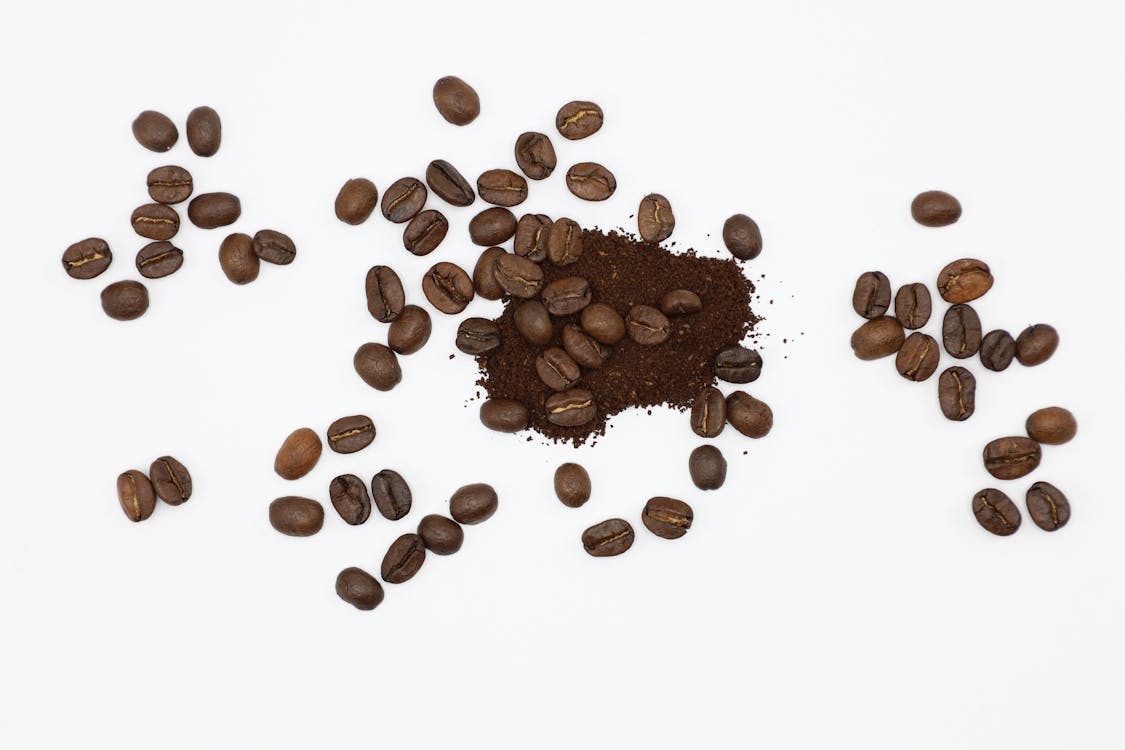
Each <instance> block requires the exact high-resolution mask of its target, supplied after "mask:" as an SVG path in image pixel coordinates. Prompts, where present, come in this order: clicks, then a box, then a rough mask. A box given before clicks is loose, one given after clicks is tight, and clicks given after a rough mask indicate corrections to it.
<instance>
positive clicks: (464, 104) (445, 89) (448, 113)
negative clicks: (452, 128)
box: [434, 76, 480, 125]
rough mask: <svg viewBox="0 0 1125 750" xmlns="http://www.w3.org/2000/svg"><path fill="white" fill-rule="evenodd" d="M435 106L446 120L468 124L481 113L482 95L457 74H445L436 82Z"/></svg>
mask: <svg viewBox="0 0 1125 750" xmlns="http://www.w3.org/2000/svg"><path fill="white" fill-rule="evenodd" d="M434 106H435V107H437V111H438V113H439V114H440V115H441V116H442V117H444V118H445V121H446V122H448V123H451V124H453V125H468V124H469V123H470V122H472V121H473V120H475V119H477V115H479V114H480V96H479V95H478V94H477V92H476V89H474V88H473V87H472V86H470V85H469V84H467V83H465V82H464V81H462V80H461V79H460V78H458V77H457V76H443V77H441V78H439V79H437V83H435V84H434Z"/></svg>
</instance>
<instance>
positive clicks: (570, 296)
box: [543, 276, 593, 317]
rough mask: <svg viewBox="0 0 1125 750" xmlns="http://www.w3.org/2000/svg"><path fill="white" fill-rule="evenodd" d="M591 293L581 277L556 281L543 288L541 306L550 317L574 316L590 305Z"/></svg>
mask: <svg viewBox="0 0 1125 750" xmlns="http://www.w3.org/2000/svg"><path fill="white" fill-rule="evenodd" d="M592 295H593V292H592V291H591V290H590V284H589V282H587V281H586V279H584V278H582V277H581V276H567V277H566V278H562V279H556V280H555V281H552V282H551V283H550V284H548V285H547V286H546V287H544V288H543V304H544V305H546V306H547V312H549V313H551V315H557V316H559V317H562V316H564V315H574V314H575V313H576V312H579V311H581V310H582V309H583V308H585V307H586V305H588V304H590V298H591V297H592Z"/></svg>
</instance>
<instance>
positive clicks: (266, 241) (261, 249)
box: [254, 229, 297, 266]
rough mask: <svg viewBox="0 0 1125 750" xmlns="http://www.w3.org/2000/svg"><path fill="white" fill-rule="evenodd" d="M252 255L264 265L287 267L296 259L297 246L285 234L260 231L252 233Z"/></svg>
mask: <svg viewBox="0 0 1125 750" xmlns="http://www.w3.org/2000/svg"><path fill="white" fill-rule="evenodd" d="M254 254H255V255H257V256H258V257H259V258H261V259H262V260H264V261H265V262H266V263H273V264H274V265H277V266H287V265H289V264H290V263H292V262H293V259H294V258H296V257H297V246H296V245H295V244H293V240H291V239H290V238H289V235H287V234H283V233H282V232H278V231H276V230H273V229H260V230H258V231H257V232H255V233H254Z"/></svg>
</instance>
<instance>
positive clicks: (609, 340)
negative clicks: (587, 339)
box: [579, 302, 625, 345]
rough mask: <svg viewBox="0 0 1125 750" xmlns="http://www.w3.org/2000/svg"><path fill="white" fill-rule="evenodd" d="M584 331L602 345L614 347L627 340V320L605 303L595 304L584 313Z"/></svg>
mask: <svg viewBox="0 0 1125 750" xmlns="http://www.w3.org/2000/svg"><path fill="white" fill-rule="evenodd" d="M579 322H580V323H581V324H582V330H583V331H585V332H586V333H588V334H589V335H590V336H591V337H592V338H593V339H594V340H596V341H598V342H599V343H602V344H607V345H613V344H616V343H617V342H618V341H620V340H621V339H623V338H625V319H624V318H622V317H621V316H620V315H619V314H618V313H617V311H616V310H614V309H613V308H612V307H610V306H609V305H607V304H605V303H603V302H594V303H592V304H590V305H589V306H587V307H586V309H585V310H583V311H582V316H581V318H580V319H579Z"/></svg>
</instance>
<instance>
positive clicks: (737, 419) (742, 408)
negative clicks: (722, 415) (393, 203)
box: [727, 391, 773, 438]
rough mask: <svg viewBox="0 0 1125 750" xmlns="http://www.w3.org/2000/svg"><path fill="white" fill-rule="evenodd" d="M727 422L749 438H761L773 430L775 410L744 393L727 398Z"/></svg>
mask: <svg viewBox="0 0 1125 750" xmlns="http://www.w3.org/2000/svg"><path fill="white" fill-rule="evenodd" d="M727 421H728V422H730V426H731V427H733V428H734V429H736V430H738V431H739V432H741V433H742V434H743V435H745V436H746V437H749V438H761V437H765V436H766V435H768V434H769V431H770V430H771V429H773V410H772V409H770V407H769V405H768V404H766V402H764V401H759V400H758V399H756V398H754V397H753V396H751V395H750V394H749V393H745V392H744V391H735V392H734V393H732V394H730V395H729V396H727Z"/></svg>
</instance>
